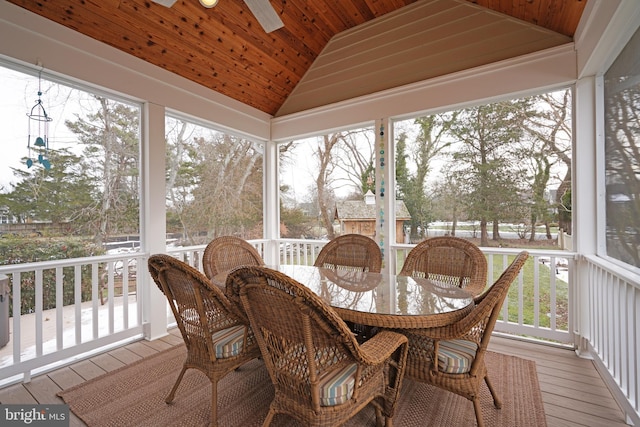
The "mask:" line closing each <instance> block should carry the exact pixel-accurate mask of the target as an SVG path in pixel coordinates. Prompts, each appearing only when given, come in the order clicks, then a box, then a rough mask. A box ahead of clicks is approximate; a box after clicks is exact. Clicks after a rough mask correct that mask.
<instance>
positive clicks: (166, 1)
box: [151, 0, 177, 7]
mask: <svg viewBox="0 0 640 427" xmlns="http://www.w3.org/2000/svg"><path fill="white" fill-rule="evenodd" d="M151 1H152V2H154V3H158V4H161V5H163V6H164V7H171V6H173V5H174V3H175V2H176V1H177V0H151Z"/></svg>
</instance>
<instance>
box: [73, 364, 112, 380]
mask: <svg viewBox="0 0 640 427" xmlns="http://www.w3.org/2000/svg"><path fill="white" fill-rule="evenodd" d="M71 369H73V370H74V371H75V372H76V373H77V374H78V375H80V376H81V377H82V378H84V379H85V381H88V380H91V379H93V378H96V377H99V376H100V375H103V374H104V373H106V372H107V371H105V370H104V369H102V368H101V367H100V366H98V365H97V364H96V363H95V362H94V361H93V360H82V361H80V362H78V363H74V364H73V365H71Z"/></svg>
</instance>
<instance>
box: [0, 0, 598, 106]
mask: <svg viewBox="0 0 640 427" xmlns="http://www.w3.org/2000/svg"><path fill="white" fill-rule="evenodd" d="M8 1H9V2H11V3H14V4H16V5H18V6H20V7H23V8H25V9H27V10H29V11H31V12H34V13H36V14H38V15H41V16H43V17H45V18H47V19H50V20H52V21H55V22H57V23H59V24H61V25H64V26H66V27H68V28H71V29H73V30H75V31H78V32H80V33H82V34H85V35H87V36H89V37H91V38H94V39H96V40H99V41H101V42H104V43H106V44H108V45H111V46H113V47H115V48H117V49H120V50H122V51H124V52H127V53H130V54H131V55H134V56H136V57H138V58H141V59H143V60H145V61H147V62H150V63H152V64H154V65H157V66H159V67H162V68H164V69H166V70H168V71H170V72H173V73H176V74H178V75H180V76H182V77H184V78H186V79H189V80H192V81H194V82H196V83H198V84H201V85H202V86H204V87H207V88H209V89H212V90H214V91H217V92H220V93H222V94H224V95H227V96H229V97H231V98H233V99H236V100H238V101H240V102H242V103H244V104H247V105H250V106H252V107H255V108H257V109H259V110H261V111H264V112H266V113H268V114H271V115H274V116H277V115H282V114H288V113H293V112H296V111H300V110H301V109H306V108H313V107H316V106H320V105H325V104H328V103H332V102H338V101H340V100H343V99H342V98H341V97H340V95H339V92H340V91H339V90H338V91H335V95H334V96H333V97H331V96H328V97H325V98H324V99H321V100H320V99H319V100H317V101H316V102H310V101H309V100H308V98H310V96H306V95H305V93H304V91H301V90H298V91H297V92H298V97H299V98H300V99H304V98H307V101H301V100H300V99H299V100H297V101H296V102H289V106H288V107H287V108H286V109H282V108H281V107H282V106H283V104H285V102H286V101H287V98H289V96H290V95H291V94H292V92H293V91H294V88H296V86H297V85H298V84H299V83H300V82H301V80H303V78H305V73H307V71H308V70H310V68H312V66H313V64H314V62H315V61H316V60H317V59H318V57H319V56H320V55H321V54H323V49H325V47H326V46H327V44H328V43H329V42H330V40H331V39H332V38H334V36H336V35H338V34H340V33H343V32H345V31H347V30H349V29H352V28H354V27H356V26H361V27H363V28H367V27H366V26H365V25H362V24H365V23H368V24H366V25H371V24H379V23H380V22H382V21H383V20H384V19H387V18H384V19H383V18H381V19H376V18H380V17H382V16H383V15H387V14H391V13H392V12H394V13H393V14H391V15H389V16H391V17H394V16H396V17H397V16H398V15H399V14H402V10H399V9H402V8H405V7H408V8H412V7H413V8H419V9H421V10H439V9H443V8H444V7H445V6H446V8H447V10H448V13H442V12H441V11H438V12H437V13H438V15H433V16H432V20H431V21H430V22H429V21H425V23H424V25H425V26H426V25H428V26H430V27H433V26H434V25H436V23H435V22H434V21H433V20H435V19H442V20H445V19H449V20H450V21H451V22H450V23H451V26H450V28H452V29H453V28H455V27H454V21H455V20H456V19H458V20H459V19H460V14H459V13H457V12H456V13H451V11H450V9H452V8H457V9H456V10H458V9H460V8H464V9H465V10H466V9H469V8H473V9H475V10H484V11H486V12H489V13H490V15H492V16H497V17H501V15H500V14H504V15H503V16H502V17H503V18H505V19H506V20H507V21H505V22H509V23H511V24H513V23H514V22H516V23H517V22H518V21H516V20H520V21H522V22H521V23H523V24H525V23H526V24H527V26H528V27H530V28H538V29H540V30H544V31H543V33H544V34H546V35H549V34H552V33H553V34H552V35H555V36H556V37H555V38H553V39H554V41H553V42H551V44H549V42H546V44H543V45H541V46H540V47H535V48H537V49H539V48H545V47H549V46H550V45H553V44H559V43H562V42H566V41H567V40H568V41H570V40H571V39H572V37H573V36H574V33H575V31H576V27H577V25H578V22H579V20H580V16H581V15H582V12H583V10H584V7H585V5H586V2H587V0H509V1H505V0H418V1H417V2H416V1H415V0H314V1H307V0H271V4H272V5H273V7H274V9H275V10H276V12H277V13H278V14H279V16H280V18H281V19H282V22H283V23H284V27H283V28H280V29H278V30H275V31H273V32H271V33H269V34H267V33H265V32H264V30H263V29H262V27H261V26H260V24H259V23H258V21H257V20H256V19H255V17H254V16H253V15H252V14H251V12H250V11H249V9H248V7H247V6H246V5H245V3H244V2H243V1H242V0H220V1H219V3H218V5H217V6H216V7H214V8H212V9H206V8H204V7H202V6H201V5H200V3H199V2H198V0H177V2H176V3H175V4H174V5H173V6H172V7H170V8H167V7H164V6H162V5H159V4H156V3H154V2H152V1H151V0H8ZM412 3H416V4H415V5H411V6H409V5H410V4H412ZM396 11H397V12H396ZM494 12H498V13H494ZM429 13H432V12H429ZM433 13H436V12H433ZM405 15H410V14H406V13H405ZM481 15H482V14H479V16H481ZM485 15H486V14H485ZM440 17H441V18H440ZM513 18H515V20H514V19H513ZM483 19H485V20H486V18H483ZM372 20H375V21H374V22H373V23H370V22H369V21H372ZM390 22H391V21H390ZM436 22H437V24H438V26H441V25H444V24H445V23H444V22H440V21H436ZM474 25H476V24H474ZM483 25H486V23H485V24H483ZM493 25H494V26H495V25H496V24H495V23H493ZM499 25H502V24H499ZM359 28H360V27H359ZM396 28H397V22H396ZM354 31H355V30H352V31H351V32H348V33H345V34H352V33H353V32H354ZM396 32H397V31H396ZM487 34H488V35H489V36H490V35H491V30H490V29H488V30H487ZM398 37H399V36H398ZM470 37H475V38H477V34H475V35H470ZM343 39H344V37H343ZM356 39H357V42H359V43H362V37H361V36H360V38H358V37H356ZM546 39H549V37H546ZM357 42H356V41H354V42H353V43H357ZM458 43H468V41H464V40H461V41H459V42H458ZM527 43H529V41H527ZM521 44H525V43H524V42H523V43H521ZM352 47H353V45H352ZM439 49H441V51H440V53H442V54H445V53H446V52H445V50H447V49H448V50H451V49H452V46H451V45H447V44H446V43H442V46H441V47H439ZM510 49H511V50H513V49H512V48H510ZM432 54H433V52H432ZM511 54H512V55H516V54H522V53H521V52H512V53H511ZM414 55H415V52H414ZM494 56H495V55H493V56H491V55H489V56H487V57H488V58H489V57H491V58H492V60H497V59H496V58H494ZM498 59H500V58H498ZM447 61H449V62H450V60H449V59H447ZM486 61H487V59H484V62H485V63H486ZM482 63H483V61H482V60H481V61H479V62H477V63H469V61H467V63H465V64H462V65H463V66H464V67H467V68H469V67H471V66H474V65H476V66H477V65H481V64H482ZM361 65H362V64H361ZM440 65H441V64H440ZM462 65H460V64H458V65H457V66H458V67H460V66H462ZM45 67H46V64H45ZM342 67H346V68H349V65H345V64H343V65H342ZM317 68H319V67H317ZM325 68H326V67H325ZM453 71H457V69H456V68H455V67H453V64H452V67H449V68H448V67H443V66H440V68H439V69H438V70H437V71H436V73H439V74H447V73H449V72H453ZM398 73H400V74H402V71H396V74H398ZM433 75H434V74H433V73H432V74H430V75H429V76H431V77H432V76H433ZM424 77H425V76H424V75H416V76H415V78H416V79H424ZM406 80H407V79H404V80H402V79H401V80H399V81H397V82H390V83H387V84H386V86H385V83H384V82H382V81H380V82H379V83H378V84H373V85H369V86H368V87H363V88H362V90H361V92H363V93H364V92H369V93H370V92H371V91H378V90H384V89H388V88H390V87H393V86H389V85H398V84H406V83H407V81H406ZM315 90H316V91H317V88H316V89H315ZM363 93H354V94H350V95H349V96H358V95H361V94H363Z"/></svg>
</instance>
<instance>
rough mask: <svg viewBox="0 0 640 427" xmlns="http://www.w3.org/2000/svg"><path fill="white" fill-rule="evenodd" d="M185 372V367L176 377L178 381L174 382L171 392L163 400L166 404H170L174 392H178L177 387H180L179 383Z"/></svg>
mask: <svg viewBox="0 0 640 427" xmlns="http://www.w3.org/2000/svg"><path fill="white" fill-rule="evenodd" d="M185 372H187V367H186V366H183V367H182V371H180V375H178V379H177V380H176V383H175V384H174V385H173V388H172V389H171V391H170V392H169V395H168V396H167V398H166V399H165V400H164V401H165V402H167V403H171V402H173V398H174V397H175V395H176V390H178V386H179V385H180V381H182V377H183V376H184V373H185Z"/></svg>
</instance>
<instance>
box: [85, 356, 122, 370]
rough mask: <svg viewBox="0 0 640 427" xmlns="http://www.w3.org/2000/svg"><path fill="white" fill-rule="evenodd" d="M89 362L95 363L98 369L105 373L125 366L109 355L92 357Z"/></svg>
mask: <svg viewBox="0 0 640 427" xmlns="http://www.w3.org/2000/svg"><path fill="white" fill-rule="evenodd" d="M91 361H92V362H93V363H95V364H96V365H97V366H99V367H100V368H102V369H104V370H105V371H106V372H111V371H113V370H115V369H118V368H121V367H123V366H126V365H125V363H124V362H122V361H121V360H120V359H116V358H115V357H113V355H111V354H109V353H104V354H100V355H98V356H95V357H92V358H91Z"/></svg>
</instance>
